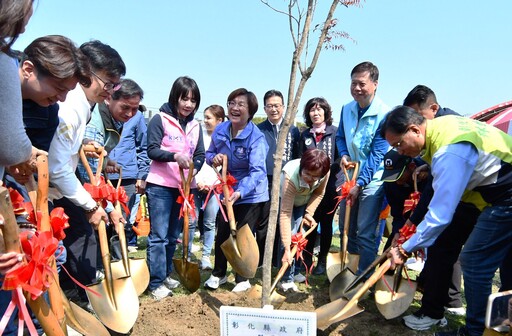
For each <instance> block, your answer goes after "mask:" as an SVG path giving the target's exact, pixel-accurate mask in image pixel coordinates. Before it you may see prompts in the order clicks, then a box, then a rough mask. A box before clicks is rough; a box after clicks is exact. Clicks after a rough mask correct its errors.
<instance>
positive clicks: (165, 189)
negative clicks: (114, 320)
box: [0, 0, 512, 336]
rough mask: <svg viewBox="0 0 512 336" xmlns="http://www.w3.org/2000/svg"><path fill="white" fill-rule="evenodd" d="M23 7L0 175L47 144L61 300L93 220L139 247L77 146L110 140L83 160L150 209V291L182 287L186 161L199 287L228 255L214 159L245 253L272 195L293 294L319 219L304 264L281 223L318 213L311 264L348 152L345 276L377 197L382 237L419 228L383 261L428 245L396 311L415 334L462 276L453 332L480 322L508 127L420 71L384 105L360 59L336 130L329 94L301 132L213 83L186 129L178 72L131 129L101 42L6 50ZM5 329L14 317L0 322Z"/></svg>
mask: <svg viewBox="0 0 512 336" xmlns="http://www.w3.org/2000/svg"><path fill="white" fill-rule="evenodd" d="M32 11H33V9H32V1H31V0H24V1H14V0H6V1H2V2H1V3H0V47H1V53H0V73H2V77H1V78H0V99H1V101H2V106H1V107H0V113H1V114H2V117H1V118H0V130H2V132H3V133H2V134H4V145H3V146H0V170H1V171H0V173H1V174H2V177H3V176H4V170H5V178H4V181H5V184H7V185H9V186H11V187H13V188H15V189H18V190H20V192H21V193H22V194H23V191H24V186H23V184H24V183H26V182H27V181H28V178H29V176H30V175H32V174H33V173H35V171H34V167H35V160H36V157H37V156H38V155H45V154H47V155H48V163H49V172H50V185H51V188H50V192H49V200H50V202H51V206H59V207H63V208H64V210H65V212H66V214H67V216H68V217H69V224H70V226H69V228H68V229H66V231H65V233H66V237H65V238H64V240H63V245H64V247H65V250H66V257H65V261H64V260H62V261H61V262H62V264H63V265H64V267H65V268H66V270H67V272H60V273H59V278H60V283H61V287H62V288H63V290H64V292H65V294H66V295H67V296H68V298H69V299H71V300H73V301H75V302H76V303H77V304H79V305H81V306H82V307H84V308H86V309H91V307H90V306H89V304H88V300H87V296H86V293H85V291H84V289H83V288H82V287H81V286H79V285H77V283H76V282H75V281H78V282H80V283H81V284H83V285H88V284H91V283H93V282H95V281H96V280H97V277H98V276H101V274H100V275H98V272H97V271H98V270H99V269H101V267H98V265H99V263H98V260H99V258H98V246H97V245H98V244H97V237H96V233H95V229H96V228H97V227H98V226H99V225H102V223H103V222H105V223H111V224H112V225H111V226H112V227H114V228H116V229H117V228H118V227H120V228H122V227H124V228H125V229H126V231H127V233H128V234H129V235H131V239H129V240H130V242H131V245H132V249H135V246H136V240H135V238H134V236H133V233H132V232H131V225H132V224H134V220H133V216H128V214H127V213H121V212H119V211H118V210H116V209H115V208H114V207H113V206H112V204H108V205H107V206H106V207H103V205H102V204H101V203H98V202H97V200H95V199H94V198H93V197H92V196H91V195H90V194H89V193H88V192H87V190H86V189H85V188H84V187H83V183H85V182H88V179H89V177H88V176H87V173H86V169H85V167H84V166H83V165H82V164H81V163H79V151H80V148H81V147H82V145H92V146H94V147H95V148H97V149H99V148H100V147H101V148H103V149H104V150H105V151H106V152H107V153H108V159H107V160H105V163H104V165H103V166H101V167H100V166H98V165H99V162H100V161H98V160H97V158H98V155H99V154H98V153H96V152H91V153H89V154H88V155H89V159H88V162H89V164H90V165H91V166H92V167H93V170H102V171H104V172H105V177H109V178H110V179H112V180H114V182H115V180H119V179H121V183H122V185H124V187H125V189H126V191H127V195H128V197H129V199H130V201H129V204H128V207H129V208H131V209H132V212H133V211H134V209H136V207H137V202H138V201H137V200H138V197H139V196H140V195H141V194H143V193H145V194H146V195H147V200H148V206H149V213H150V221H151V231H150V233H149V237H148V249H147V262H148V266H149V270H150V282H149V286H148V291H149V293H150V295H151V296H152V297H153V298H155V299H157V300H158V299H162V298H164V297H167V296H169V295H172V289H174V288H176V287H177V286H179V285H180V283H179V281H178V280H176V279H174V278H173V277H172V276H171V274H172V272H173V263H172V259H173V257H174V253H175V251H176V246H177V243H178V241H179V236H180V234H181V232H182V229H183V220H182V219H181V218H180V208H181V206H182V203H186V202H188V200H183V198H184V195H183V191H182V182H183V181H181V178H180V170H183V172H184V175H185V176H186V175H187V173H188V170H189V169H190V168H191V167H193V170H194V171H193V175H194V180H193V181H192V184H191V188H192V193H193V194H194V203H195V207H192V208H194V211H195V212H194V213H193V214H191V218H192V220H191V221H190V232H189V234H190V238H189V244H192V241H193V235H194V231H195V228H196V226H197V223H198V220H197V218H199V217H200V209H202V210H203V211H202V222H201V223H200V224H201V225H199V226H200V228H201V229H200V230H201V232H202V240H203V250H202V258H201V267H202V269H204V270H210V269H211V270H212V272H211V275H210V277H209V278H208V280H207V281H206V282H205V283H204V287H205V288H208V289H211V290H215V289H217V288H218V287H219V286H220V285H223V284H225V283H226V282H227V269H228V265H227V264H228V262H229V260H228V259H227V257H226V255H225V254H224V252H223V251H222V249H221V244H222V243H223V242H224V241H226V240H227V239H228V237H229V235H230V227H229V223H228V219H227V218H226V216H225V215H224V214H225V213H226V209H225V204H224V203H223V202H221V201H219V199H218V198H217V197H216V196H215V195H212V193H211V192H210V191H211V189H212V188H214V187H215V185H216V184H218V174H219V168H221V167H222V166H223V162H224V158H225V157H227V173H229V175H231V176H232V177H233V179H234V181H235V182H233V183H232V185H230V186H231V187H232V189H233V192H232V193H231V194H230V195H229V196H227V197H229V202H231V203H232V204H233V213H234V217H235V221H236V223H237V228H240V227H241V226H243V225H246V224H247V225H248V226H249V228H250V230H251V231H252V232H253V233H254V235H255V239H256V242H257V245H258V248H259V251H260V259H259V264H260V265H261V264H262V262H263V254H264V253H263V252H264V250H265V243H266V232H267V228H268V218H269V211H270V204H271V199H272V198H273V197H279V201H280V212H279V225H278V227H279V230H278V233H279V234H278V235H277V238H276V241H275V243H274V250H275V256H274V258H273V259H274V260H273V264H274V265H275V266H279V265H280V264H281V263H288V264H290V266H291V267H290V268H289V269H288V271H287V273H286V274H285V276H284V277H283V279H282V281H281V283H280V287H281V289H283V290H285V291H287V290H293V291H295V290H297V285H296V283H298V282H303V281H305V280H306V279H305V276H304V274H303V273H304V272H301V271H302V269H303V268H306V273H307V272H308V271H309V269H312V268H313V259H312V258H311V255H312V252H313V248H314V243H315V241H316V240H317V239H316V235H317V230H313V231H312V234H311V236H310V237H309V243H308V245H307V246H306V247H305V251H304V253H303V255H304V262H303V263H301V264H297V265H295V262H294V260H295V258H294V257H293V256H292V253H291V242H292V237H293V234H295V233H296V232H297V231H298V230H299V228H300V227H301V225H306V226H310V225H313V224H314V223H318V224H319V225H320V232H321V233H320V251H319V256H318V261H317V264H316V267H315V268H314V270H313V273H315V274H322V273H324V272H325V268H326V257H327V253H328V252H329V249H330V246H331V240H332V231H333V229H332V222H333V216H334V211H333V210H335V209H334V208H335V206H336V204H337V202H336V196H338V192H337V189H338V187H339V186H340V185H341V184H342V183H344V182H346V181H344V174H341V173H340V171H341V169H342V168H344V169H350V168H352V167H353V166H354V163H355V162H357V163H358V165H359V167H360V170H359V172H358V174H357V176H356V178H355V185H354V186H352V187H351V188H350V190H348V191H347V193H346V197H345V199H344V200H343V201H342V202H341V205H340V212H339V216H340V221H339V222H340V223H344V220H343V218H344V214H345V211H346V209H347V206H350V208H351V209H352V211H351V214H350V231H349V245H348V252H350V253H352V254H358V255H360V261H359V265H358V271H357V272H358V273H361V272H362V271H363V270H365V269H366V268H367V267H368V266H369V265H370V264H371V263H372V262H373V260H375V258H376V257H377V254H378V245H377V244H376V243H375V242H376V241H377V238H378V235H379V230H378V229H377V228H378V225H379V213H380V209H381V207H382V204H383V201H384V199H386V200H387V202H388V203H389V204H390V205H391V212H392V214H393V218H394V222H393V232H392V237H393V235H394V234H396V233H398V232H399V230H400V229H401V228H402V227H403V226H411V227H412V226H413V225H414V226H415V227H416V233H415V234H413V235H412V236H411V237H410V238H409V239H408V240H407V241H405V242H403V243H401V244H396V243H391V241H392V239H389V241H390V242H389V245H390V246H391V248H390V250H389V251H390V252H389V254H388V257H389V258H390V259H391V260H392V263H393V265H398V264H402V263H404V262H405V261H406V260H407V259H408V258H409V257H410V255H411V253H412V252H416V251H418V250H420V249H427V248H428V249H427V261H426V265H425V269H424V271H423V273H422V279H423V282H422V287H423V290H424V295H423V299H422V306H421V308H420V309H419V310H418V311H417V312H415V313H414V314H412V315H409V316H405V317H404V322H405V324H406V325H407V326H408V327H410V328H412V329H417V330H424V329H428V328H429V327H430V326H432V325H436V324H437V325H444V324H445V323H446V322H445V321H446V320H445V319H444V313H445V307H448V308H455V309H457V308H461V307H462V303H461V294H460V283H461V273H462V274H463V275H464V281H465V296H466V301H467V313H466V327H465V328H464V329H462V330H458V331H456V333H457V334H460V335H471V336H475V335H481V334H482V332H483V329H484V323H483V320H484V316H485V307H486V300H487V297H488V295H489V294H490V293H491V283H492V278H493V276H494V274H495V272H496V270H497V269H498V268H500V275H501V285H502V288H501V289H503V290H506V289H511V287H512V271H511V266H512V265H511V263H512V237H511V235H512V167H511V164H512V153H511V148H512V138H511V137H510V136H509V135H507V134H505V133H503V132H501V131H499V130H497V129H495V128H493V127H491V126H488V125H485V124H483V123H480V122H477V121H473V120H471V119H469V118H464V117H461V116H458V115H456V113H455V112H453V111H451V110H449V109H446V108H441V106H440V105H439V103H438V102H437V99H436V97H435V94H434V93H433V92H432V90H430V89H429V88H427V87H425V86H421V85H420V86H417V87H416V88H414V89H413V90H412V91H411V92H410V93H409V94H408V95H407V97H406V99H405V100H404V102H403V105H400V106H397V107H395V108H393V109H391V108H389V107H388V106H387V105H386V104H385V103H384V102H383V101H382V100H381V99H380V98H379V97H378V96H377V94H376V93H377V87H378V84H379V70H378V68H377V67H376V66H375V65H374V64H373V63H371V62H362V63H360V64H358V65H356V66H355V67H354V68H353V70H352V72H351V74H350V78H351V85H350V91H351V94H352V97H353V101H351V102H349V103H347V104H345V105H344V106H343V107H342V110H341V114H340V116H339V119H340V123H339V125H338V127H336V126H334V125H332V123H333V112H332V109H331V106H330V105H329V103H328V102H327V100H326V99H324V98H322V97H315V98H312V99H310V100H309V101H308V102H307V103H306V104H305V107H304V110H303V117H304V120H305V123H306V126H307V128H306V129H305V130H303V131H302V132H300V131H299V130H298V129H297V128H296V127H295V126H292V127H290V129H289V131H288V133H287V134H280V129H281V126H282V122H283V112H284V110H285V104H284V98H283V95H282V93H281V92H280V91H278V90H269V91H268V92H266V94H265V95H264V97H263V101H262V102H263V108H264V110H265V112H266V115H267V119H266V120H265V121H264V122H262V123H260V124H259V125H255V124H254V123H253V122H252V119H253V117H254V115H255V114H256V112H257V110H258V99H257V97H256V95H255V94H254V93H253V92H251V91H249V90H247V89H245V88H239V89H236V90H233V91H232V92H231V93H230V94H229V95H228V96H227V99H226V102H227V105H226V107H227V113H226V112H225V111H224V108H223V107H222V106H220V105H211V106H209V107H207V108H206V109H205V110H204V116H203V120H204V123H203V125H201V123H199V122H198V121H197V120H196V117H197V116H196V113H197V111H198V110H199V106H200V102H201V94H200V90H199V86H198V84H197V83H196V81H195V80H193V79H192V78H190V77H187V76H182V77H179V78H177V79H176V80H175V81H174V83H173V85H172V87H171V90H170V93H169V98H168V100H167V102H166V103H164V104H163V105H162V106H161V108H160V110H159V113H158V114H156V115H155V116H154V117H153V118H152V119H151V120H150V121H149V124H148V125H147V126H146V122H145V120H144V116H143V114H142V112H141V110H143V107H142V106H141V101H142V99H143V96H144V92H143V90H142V88H141V87H140V86H139V85H138V84H137V83H136V82H135V81H133V80H130V79H126V78H122V77H123V76H124V75H125V73H126V65H125V63H124V62H123V60H122V58H121V56H120V55H119V53H118V52H117V51H116V50H115V49H113V48H112V47H110V46H109V45H107V44H105V43H102V42H100V41H89V42H86V43H84V44H82V45H81V46H80V47H77V46H76V45H75V44H74V43H73V42H72V41H71V40H69V39H68V38H66V37H64V36H60V35H51V36H44V37H41V38H38V39H36V40H34V41H33V42H32V43H31V44H30V45H28V46H27V47H26V48H25V50H23V51H22V52H21V53H19V54H17V53H16V52H14V51H13V50H12V49H11V47H12V44H13V43H14V41H15V40H16V38H17V37H18V36H19V34H21V33H22V32H23V31H24V29H25V25H26V23H27V22H28V20H29V18H30V16H31V15H32ZM226 117H227V121H225V119H226ZM278 139H283V140H284V142H285V146H284V153H283V157H282V158H279V159H281V160H282V163H283V168H282V171H281V176H280V179H279V181H280V182H279V183H280V193H279V194H278V195H273V194H272V193H271V189H272V183H273V167H274V161H275V153H276V148H277V144H278ZM416 180H418V183H419V185H420V189H421V191H422V196H421V199H420V200H419V204H418V206H417V207H416V208H415V209H414V210H411V211H408V212H407V211H406V212H404V200H405V199H406V198H407V197H408V195H409V194H410V192H411V191H412V189H411V186H412V185H414V184H415V182H416ZM208 196H209V197H208ZM178 200H180V202H181V203H179V202H178ZM404 213H406V215H404ZM0 220H2V221H3V219H2V218H0ZM212 248H213V251H214V257H213V258H214V262H213V264H212V263H211V252H212ZM189 251H191V248H189ZM461 251H462V252H461ZM308 252H309V253H308ZM459 254H460V256H459ZM61 257H62V255H61ZM21 261H22V256H21V255H19V254H17V253H13V252H7V253H1V254H0V272H2V273H5V272H7V271H8V270H10V269H11V268H12V267H13V266H15V265H17V264H18V263H20V262H21ZM459 261H460V263H459ZM235 282H236V285H235V286H234V288H233V291H234V292H241V291H245V290H248V289H249V288H251V283H250V279H246V278H244V277H242V276H241V275H239V274H236V276H235ZM9 301H10V292H6V291H2V292H0V305H1V308H0V312H3V311H5V309H6V307H7V305H8V303H9ZM13 319H14V316H13ZM15 332H16V324H15V323H14V321H12V320H11V322H10V323H9V324H8V325H7V327H6V328H5V330H4V334H6V335H8V334H14V333H15ZM438 334H439V335H442V334H443V333H442V332H439V333H438Z"/></svg>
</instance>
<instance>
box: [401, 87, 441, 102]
mask: <svg viewBox="0 0 512 336" xmlns="http://www.w3.org/2000/svg"><path fill="white" fill-rule="evenodd" d="M429 98H432V99H433V100H434V103H436V104H437V98H436V94H435V93H434V91H432V90H431V89H430V88H429V87H428V86H425V85H416V86H415V87H414V89H412V90H411V91H410V92H409V93H408V94H407V97H405V99H404V105H405V106H409V107H410V106H412V105H415V104H418V105H419V106H420V107H423V105H424V104H425V103H426V102H427V101H428V100H429Z"/></svg>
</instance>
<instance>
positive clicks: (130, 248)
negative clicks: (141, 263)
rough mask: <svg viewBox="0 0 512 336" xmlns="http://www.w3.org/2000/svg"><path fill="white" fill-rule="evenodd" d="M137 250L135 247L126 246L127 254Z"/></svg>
mask: <svg viewBox="0 0 512 336" xmlns="http://www.w3.org/2000/svg"><path fill="white" fill-rule="evenodd" d="M138 250H139V249H138V248H137V246H128V252H130V253H133V252H137V251H138Z"/></svg>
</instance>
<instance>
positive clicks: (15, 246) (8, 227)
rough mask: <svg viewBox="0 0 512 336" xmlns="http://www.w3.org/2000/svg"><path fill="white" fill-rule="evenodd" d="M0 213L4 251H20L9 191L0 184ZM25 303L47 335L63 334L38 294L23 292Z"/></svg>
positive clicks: (54, 317)
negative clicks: (33, 297) (33, 295)
mask: <svg viewBox="0 0 512 336" xmlns="http://www.w3.org/2000/svg"><path fill="white" fill-rule="evenodd" d="M0 214H1V215H2V216H3V217H4V223H3V225H0V228H1V231H2V235H3V241H4V246H5V251H6V252H17V253H20V252H21V246H20V240H19V232H18V224H17V223H16V217H15V216H14V210H13V206H12V202H11V197H10V195H9V191H8V190H7V189H6V188H5V187H3V186H0ZM25 298H26V299H27V304H28V305H29V307H30V309H32V312H33V313H34V315H35V316H36V318H37V320H38V321H39V323H40V324H41V327H42V328H43V330H44V332H45V333H46V335H48V336H61V335H65V334H64V332H63V331H62V328H61V326H60V323H59V321H58V319H57V317H56V316H55V314H54V313H53V312H52V310H51V309H50V307H49V306H48V303H46V301H45V300H44V298H43V296H42V295H40V296H39V297H37V299H35V300H32V298H31V296H30V294H26V293H25Z"/></svg>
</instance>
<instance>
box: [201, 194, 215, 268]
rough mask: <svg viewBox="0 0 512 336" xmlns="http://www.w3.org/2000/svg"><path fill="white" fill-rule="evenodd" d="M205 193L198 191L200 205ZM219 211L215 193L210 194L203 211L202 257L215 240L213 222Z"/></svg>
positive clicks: (209, 249) (209, 251) (207, 255)
mask: <svg viewBox="0 0 512 336" xmlns="http://www.w3.org/2000/svg"><path fill="white" fill-rule="evenodd" d="M206 195H207V194H205V193H201V192H199V196H198V198H199V199H200V202H199V203H198V204H200V206H203V204H204V201H205V199H206ZM217 212H219V203H218V202H217V198H216V197H215V195H213V194H212V195H211V197H210V199H209V200H208V204H206V207H205V208H204V211H203V258H204V257H209V256H210V255H211V253H212V248H213V242H214V240H215V222H216V218H217Z"/></svg>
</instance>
